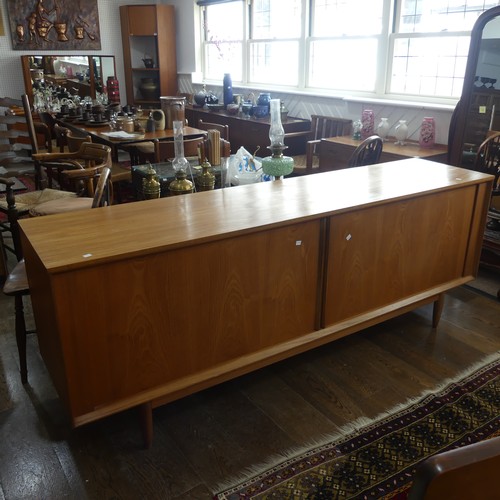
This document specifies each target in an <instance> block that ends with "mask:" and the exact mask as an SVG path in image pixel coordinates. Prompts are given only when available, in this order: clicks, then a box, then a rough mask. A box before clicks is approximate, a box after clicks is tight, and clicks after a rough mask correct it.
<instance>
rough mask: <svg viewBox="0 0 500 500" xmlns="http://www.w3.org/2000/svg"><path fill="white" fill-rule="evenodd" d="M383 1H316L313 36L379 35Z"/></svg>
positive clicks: (314, 5) (314, 4)
mask: <svg viewBox="0 0 500 500" xmlns="http://www.w3.org/2000/svg"><path fill="white" fill-rule="evenodd" d="M382 13H383V0H315V1H314V2H313V24H312V35H313V36H315V37H322V36H341V35H351V36H352V35H378V34H380V33H381V32H382Z"/></svg>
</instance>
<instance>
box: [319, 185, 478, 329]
mask: <svg viewBox="0 0 500 500" xmlns="http://www.w3.org/2000/svg"><path fill="white" fill-rule="evenodd" d="M475 197H476V187H475V186H467V187H464V188H461V189H454V190H448V191H444V192H438V193H434V194H428V195H425V196H418V197H415V198H412V199H407V200H402V201H394V202H391V203H387V204H383V205H379V206H375V207H370V208H367V209H360V210H356V211H354V212H349V213H346V214H340V215H335V216H332V217H331V218H330V221H329V236H328V249H327V273H326V281H325V302H324V304H325V307H324V310H323V321H322V322H323V326H325V327H327V326H330V325H333V324H335V323H339V322H341V321H345V320H348V319H351V318H355V317H356V316H359V315H361V314H365V313H368V312H370V311H374V310H376V309H378V308H382V307H384V306H388V305H390V304H392V303H394V302H396V301H398V300H401V299H404V298H409V297H411V296H415V295H417V294H418V293H420V292H423V291H425V290H430V289H432V288H433V287H436V286H439V285H441V284H444V283H447V282H451V281H452V280H454V279H457V278H460V277H461V276H463V275H464V273H465V272H466V267H467V252H468V245H469V240H470V239H471V227H473V224H472V219H473V217H474V204H475ZM471 251H472V250H471Z"/></svg>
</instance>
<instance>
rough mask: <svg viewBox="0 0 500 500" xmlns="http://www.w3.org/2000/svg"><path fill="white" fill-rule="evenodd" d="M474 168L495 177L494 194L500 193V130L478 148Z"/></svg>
mask: <svg viewBox="0 0 500 500" xmlns="http://www.w3.org/2000/svg"><path fill="white" fill-rule="evenodd" d="M474 170H477V171H478V172H483V173H485V174H490V175H493V176H494V177H495V180H494V182H493V193H492V195H493V196H498V195H500V185H499V178H500V132H497V133H495V134H492V135H490V136H489V137H488V138H486V139H485V140H484V141H483V142H482V143H481V145H480V146H479V148H478V149H477V154H476V159H475V162H474Z"/></svg>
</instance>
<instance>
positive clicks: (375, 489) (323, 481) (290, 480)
mask: <svg viewBox="0 0 500 500" xmlns="http://www.w3.org/2000/svg"><path fill="white" fill-rule="evenodd" d="M499 414H500V351H498V352H496V353H494V354H492V355H490V356H488V357H487V358H486V359H484V360H482V361H481V362H480V363H476V364H474V365H473V366H471V367H469V368H468V369H467V370H466V371H465V372H462V373H461V374H459V375H457V376H456V377H454V378H453V379H449V380H446V381H445V382H443V383H442V384H440V386H439V387H436V388H434V389H433V390H432V391H428V392H426V393H424V394H422V395H421V396H419V397H418V398H413V399H412V400H409V401H407V402H406V403H404V404H403V405H398V407H396V408H393V409H392V410H391V411H390V412H387V413H385V414H383V415H380V416H379V417H377V418H376V419H374V420H372V421H371V422H367V420H366V419H360V420H357V421H356V422H353V423H352V424H351V425H350V426H347V427H345V428H343V429H341V430H340V432H339V433H337V434H335V435H332V436H327V437H325V438H324V439H322V440H321V442H318V443H315V444H312V445H311V446H308V447H305V448H303V449H301V450H300V451H299V450H295V451H292V452H290V453H287V454H286V455H285V456H288V457H292V458H285V459H284V458H283V455H282V456H280V457H278V458H274V459H271V460H269V461H268V462H267V464H262V465H261V466H257V467H255V468H253V469H252V470H251V471H248V474H247V475H246V478H245V479H244V478H243V477H239V478H235V479H234V480H232V481H231V482H229V481H228V482H227V483H226V484H224V485H220V487H219V488H218V491H220V493H218V494H216V495H215V496H214V499H216V500H243V499H245V500H246V499H259V500H264V499H267V498H269V499H270V498H273V499H280V500H288V499H290V500H292V499H293V500H302V499H306V498H307V499H322V498H324V499H336V498H342V499H348V498H370V499H371V498H384V499H389V498H405V497H406V494H405V492H407V491H408V490H409V488H410V487H411V481H412V477H413V475H414V474H415V471H416V468H417V467H418V465H419V464H420V463H421V462H422V461H423V460H425V459H426V458H428V457H429V456H431V455H434V454H436V453H440V452H443V451H447V450H450V449H453V448H457V447H461V446H465V445H468V444H471V443H474V442H478V441H481V440H485V439H488V438H491V437H493V436H496V435H499V434H500V419H499V418H498V415H499Z"/></svg>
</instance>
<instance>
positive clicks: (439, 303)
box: [432, 293, 444, 328]
mask: <svg viewBox="0 0 500 500" xmlns="http://www.w3.org/2000/svg"><path fill="white" fill-rule="evenodd" d="M443 306H444V293H441V294H440V295H439V297H438V299H437V300H436V301H435V302H434V308H433V310H432V328H437V326H438V324H439V320H440V319H441V313H442V312H443Z"/></svg>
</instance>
